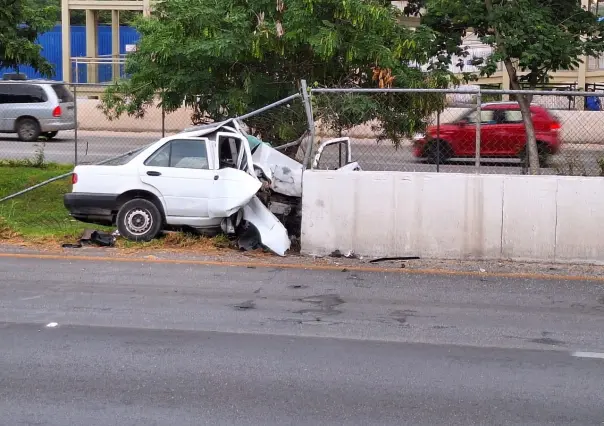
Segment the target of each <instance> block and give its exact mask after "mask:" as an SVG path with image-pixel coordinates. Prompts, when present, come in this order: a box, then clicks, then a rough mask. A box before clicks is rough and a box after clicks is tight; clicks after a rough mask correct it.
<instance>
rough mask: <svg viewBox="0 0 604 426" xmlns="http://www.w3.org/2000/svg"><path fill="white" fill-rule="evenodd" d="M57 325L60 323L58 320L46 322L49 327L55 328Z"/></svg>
mask: <svg viewBox="0 0 604 426" xmlns="http://www.w3.org/2000/svg"><path fill="white" fill-rule="evenodd" d="M57 325H59V324H58V323H56V322H49V323H48V324H46V327H49V328H54V327H56V326H57Z"/></svg>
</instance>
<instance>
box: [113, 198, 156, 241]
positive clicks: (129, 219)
mask: <svg viewBox="0 0 604 426" xmlns="http://www.w3.org/2000/svg"><path fill="white" fill-rule="evenodd" d="M116 222H117V229H118V230H119V232H120V235H121V236H123V237H124V238H126V239H128V240H130V241H151V240H152V239H154V238H155V237H157V235H158V234H159V233H160V232H161V230H162V225H163V218H162V215H161V213H160V211H159V209H158V208H157V206H156V205H155V204H153V203H152V202H151V201H149V200H145V199H144V198H135V199H133V200H130V201H128V202H126V203H124V205H122V207H120V209H119V211H118V213H117V218H116Z"/></svg>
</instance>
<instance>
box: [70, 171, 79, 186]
mask: <svg viewBox="0 0 604 426" xmlns="http://www.w3.org/2000/svg"><path fill="white" fill-rule="evenodd" d="M76 183H78V174H77V173H72V175H71V184H72V185H75V184H76Z"/></svg>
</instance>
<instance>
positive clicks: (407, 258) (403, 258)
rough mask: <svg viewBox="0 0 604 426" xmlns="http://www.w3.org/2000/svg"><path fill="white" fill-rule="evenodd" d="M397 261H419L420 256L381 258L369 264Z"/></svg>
mask: <svg viewBox="0 0 604 426" xmlns="http://www.w3.org/2000/svg"><path fill="white" fill-rule="evenodd" d="M395 260H419V256H397V257H380V258H378V259H373V260H370V261H369V263H378V262H390V261H395Z"/></svg>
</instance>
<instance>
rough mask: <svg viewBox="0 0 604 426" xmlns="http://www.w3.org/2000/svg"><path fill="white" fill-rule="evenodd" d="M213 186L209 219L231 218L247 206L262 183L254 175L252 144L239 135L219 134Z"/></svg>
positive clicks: (217, 136)
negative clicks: (250, 145)
mask: <svg viewBox="0 0 604 426" xmlns="http://www.w3.org/2000/svg"><path fill="white" fill-rule="evenodd" d="M215 138H216V149H215V151H214V159H213V160H214V164H217V165H218V169H217V170H216V171H215V177H214V182H213V186H212V189H211V195H210V199H209V212H208V214H209V216H210V217H229V216H230V215H232V214H233V213H235V212H237V211H238V210H239V209H241V208H242V207H243V206H245V205H246V204H248V203H249V202H250V201H251V200H252V198H253V197H254V196H255V195H256V193H257V192H258V191H259V190H260V188H261V186H262V183H261V182H260V180H259V179H258V178H257V177H256V175H255V174H254V162H253V159H252V154H251V150H250V147H249V142H248V140H247V139H246V138H244V137H243V136H241V135H239V134H235V133H227V132H218V133H217V134H216V135H215Z"/></svg>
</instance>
